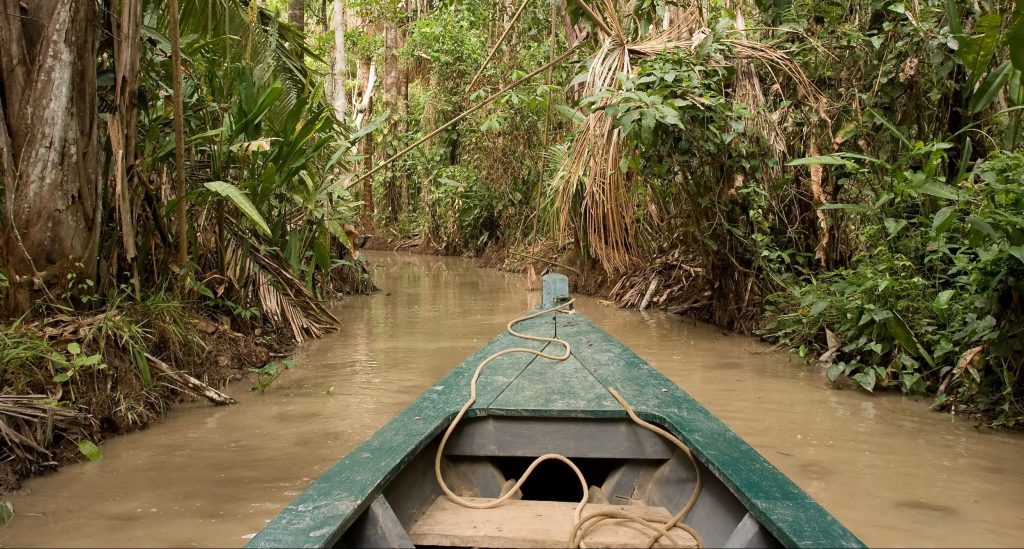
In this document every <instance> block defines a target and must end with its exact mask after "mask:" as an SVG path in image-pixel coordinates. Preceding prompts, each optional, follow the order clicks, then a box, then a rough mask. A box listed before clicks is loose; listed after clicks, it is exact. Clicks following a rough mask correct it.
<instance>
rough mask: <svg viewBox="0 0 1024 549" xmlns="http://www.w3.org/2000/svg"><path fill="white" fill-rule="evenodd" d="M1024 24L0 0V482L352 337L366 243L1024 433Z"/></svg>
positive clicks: (840, 9)
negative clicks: (308, 341) (502, 273)
mask: <svg viewBox="0 0 1024 549" xmlns="http://www.w3.org/2000/svg"><path fill="white" fill-rule="evenodd" d="M1022 14H1024V10H1022V8H1020V7H1018V6H1017V5H1016V3H1015V2H1013V1H1011V0H977V1H975V0H972V1H966V0H860V1H857V2H847V1H839V0H771V1H767V0H766V1H761V0H756V1H754V0H702V1H699V2H688V1H685V0H678V1H676V0H630V1H628V2H627V1H623V0H568V1H566V0H555V1H553V2H540V1H537V0H498V1H495V0H332V1H331V2H327V1H326V0H323V1H320V2H312V1H306V0H288V1H287V2H285V1H284V0H259V1H253V0H202V1H201V0H169V1H167V2H144V1H142V0H33V1H30V2H19V1H16V0H0V77H2V81H0V186H2V188H3V193H2V195H0V196H2V201H3V207H2V208H0V226H2V232H0V287H2V290H3V296H2V298H0V307H2V308H3V310H4V313H5V316H6V318H7V319H8V320H7V322H6V324H4V325H3V327H2V329H0V359H2V366H0V368H2V370H0V377H2V379H3V394H0V434H2V436H3V440H4V444H3V446H2V450H0V460H2V461H4V462H5V463H8V464H14V465H11V467H12V471H13V473H12V474H15V475H23V474H26V473H29V472H33V471H37V470H41V469H44V468H46V467H49V466H51V465H49V464H52V463H53V462H55V461H57V460H58V459H57V458H56V457H55V455H60V453H61V452H62V451H66V450H67V449H70V450H71V451H72V452H73V453H77V452H80V453H82V454H85V455H86V456H89V457H95V455H96V452H95V451H94V450H95V445H93V443H92V440H95V439H96V438H97V437H99V436H100V433H101V432H103V431H108V432H109V431H114V432H119V431H126V430H131V429H134V428H138V427H141V426H144V425H145V424H146V422H147V421H148V420H149V419H151V418H152V417H155V415H156V414H159V412H160V410H162V409H163V407H164V406H166V405H167V404H168V403H169V402H171V401H172V400H174V399H175V398H178V396H177V395H179V393H180V392H181V389H182V386H181V384H180V383H178V384H175V383H174V382H173V379H175V378H173V377H169V376H172V374H174V375H177V374H180V373H191V374H192V375H193V376H194V377H198V378H200V379H199V380H200V381H201V382H205V383H207V384H212V385H216V384H218V383H220V382H222V381H224V380H225V379H227V378H229V377H231V376H232V375H235V374H232V373H231V372H229V371H226V369H225V368H224V367H223V363H224V362H225V360H221V361H219V362H221V364H220V365H219V366H218V364H216V363H217V362H218V361H217V360H214V359H211V358H210V357H211V356H214V355H217V353H212V354H211V353H210V352H209V351H210V348H211V346H212V347H213V348H215V349H219V350H221V351H223V353H225V354H224V355H223V356H228V354H230V353H234V354H236V355H237V354H238V353H241V354H242V355H244V356H242V357H241V360H239V358H238V357H237V356H234V355H232V356H234V358H232V362H236V361H237V362H239V363H240V364H241V365H242V366H243V367H245V368H249V367H252V368H256V367H260V366H264V365H265V364H266V363H267V362H268V356H267V354H266V351H265V350H264V349H266V348H268V347H274V348H278V347H280V346H283V345H287V344H288V343H289V342H295V341H301V340H303V339H305V338H310V337H318V336H320V335H322V334H323V333H325V332H327V331H329V330H331V329H332V327H333V325H334V323H335V319H334V318H333V317H332V315H331V313H330V312H328V310H327V309H326V307H325V306H324V302H325V300H327V299H330V298H331V297H332V296H334V295H336V293H338V292H346V291H369V290H370V289H371V288H372V283H370V282H369V280H368V279H367V276H366V272H365V270H364V269H362V268H361V267H360V265H359V262H358V260H356V258H355V257H353V254H352V253H351V252H350V251H349V250H351V249H352V248H353V243H352V242H351V240H350V235H351V234H352V233H351V231H346V225H347V224H352V225H355V226H356V227H358V229H359V232H365V233H373V234H375V235H377V237H378V238H383V239H386V240H391V241H394V242H410V241H411V242H415V243H416V244H419V245H420V246H421V247H422V248H429V249H434V250H438V251H440V252H442V253H450V254H470V255H480V254H484V253H485V252H486V253H489V254H492V255H497V256H500V257H502V258H507V259H503V260H502V263H503V264H504V265H505V266H506V267H510V268H522V269H527V270H529V269H534V270H538V269H542V268H544V267H545V266H546V265H549V264H550V261H554V262H556V263H572V264H573V266H574V270H577V271H579V272H581V273H583V274H584V275H586V276H587V277H590V278H591V279H595V280H598V281H599V282H600V283H601V284H603V285H604V287H605V289H606V290H608V291H609V292H610V294H611V296H612V297H613V298H614V299H615V300H616V301H617V302H618V303H619V304H620V305H623V306H636V305H638V304H641V303H642V304H643V306H646V305H647V304H648V303H653V304H654V305H655V306H659V307H663V308H666V309H669V310H670V311H673V312H679V313H684V314H688V315H691V316H694V317H696V318H699V319H703V320H707V321H709V322H712V323H714V324H716V325H718V326H721V327H724V328H727V329H732V330H737V331H743V332H756V333H758V334H760V335H761V336H763V337H765V338H767V339H769V340H771V341H775V342H778V343H779V344H780V345H781V346H788V347H790V348H793V349H795V350H796V352H798V353H800V354H801V356H807V357H809V358H811V359H813V362H815V363H817V364H819V365H820V366H821V367H823V368H824V369H825V370H826V372H827V375H828V377H829V378H830V379H832V380H835V381H837V382H840V381H842V380H844V379H849V380H852V383H854V384H855V385H856V386H859V387H862V388H863V389H864V390H866V391H877V390H881V389H892V390H899V391H902V392H904V393H907V394H914V395H928V396H930V397H931V398H933V399H934V400H933V402H934V405H935V406H936V407H937V408H940V409H943V410H947V411H950V412H953V413H957V414H972V415H978V416H980V417H983V418H985V421H986V422H987V423H989V424H991V425H1002V426H1019V425H1021V423H1022V421H1024V405H1022V403H1021V398H1022V397H1024V381H1022V379H1021V367H1022V364H1024V334H1022V330H1024V303H1022V294H1024V279H1022V276H1024V152H1022V150H1021V142H1022V140H1021V116H1022V111H1024V87H1022V82H1021V70H1022V69H1024V15H1022ZM456 119H457V120H456ZM453 120H455V122H451V121H453ZM412 145H416V146H414V147H412ZM399 153H402V154H399ZM527 257H532V258H538V257H539V258H541V260H540V261H539V262H535V263H531V262H526V261H524V260H523V258H527ZM243 341H244V342H245V344H244V345H239V342H243ZM218 352H220V351H218ZM264 367H265V366H264ZM256 369H257V370H259V368H256ZM167 372H170V374H169V373H167ZM277 374H279V372H278V371H277V370H275V371H274V375H273V376H271V377H272V378H276V375H277ZM169 380H170V381H169ZM260 383H261V384H262V383H263V378H262V377H261V381H260ZM108 388H111V390H107V389H108ZM265 389H266V387H265V386H262V387H259V390H260V391H262V390H265Z"/></svg>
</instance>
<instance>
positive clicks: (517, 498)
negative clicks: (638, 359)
mask: <svg viewBox="0 0 1024 549" xmlns="http://www.w3.org/2000/svg"><path fill="white" fill-rule="evenodd" d="M438 438H439V437H438ZM438 443H439V441H438V439H435V440H433V441H432V442H431V443H429V444H427V445H426V446H425V447H424V448H423V449H422V450H421V451H420V452H419V453H418V454H417V455H416V456H415V457H413V458H412V459H411V460H410V461H409V462H408V463H407V464H406V465H405V467H404V468H403V469H402V470H401V471H399V472H398V474H397V475H396V476H395V477H394V478H393V479H392V480H391V481H390V482H389V483H388V484H387V485H386V486H385V488H384V490H383V492H382V493H380V494H379V495H378V496H377V497H376V498H375V499H374V500H373V501H372V502H371V503H370V505H369V506H368V507H367V509H366V510H365V511H364V512H363V513H362V515H360V516H359V517H358V518H357V519H356V521H355V522H354V523H353V524H352V525H351V526H350V527H349V528H348V529H347V531H346V532H345V534H344V535H343V537H342V538H341V540H340V542H339V544H338V546H339V547H481V548H486V547H493V548H498V547H566V546H568V545H569V544H570V536H571V535H572V532H573V527H574V526H575V521H574V518H573V513H574V511H575V509H576V507H577V505H578V503H579V501H580V499H581V498H582V495H583V490H582V487H581V486H580V481H579V479H578V477H577V476H576V474H575V473H574V472H573V471H572V470H571V469H570V468H569V467H568V466H567V465H565V464H563V463H561V462H558V461H546V462H544V463H542V464H540V465H539V466H538V467H537V469H535V470H534V472H533V474H531V475H530V477H529V478H528V479H527V480H526V482H525V483H524V484H523V485H522V487H521V488H520V489H519V490H517V492H516V494H514V495H513V496H512V499H511V500H510V501H508V502H506V503H504V504H503V505H500V506H498V507H495V508H490V509H474V508H468V507H464V506H461V505H459V504H457V503H455V502H454V501H452V500H451V499H450V498H448V497H447V496H445V495H444V493H443V492H442V491H441V488H440V487H439V486H438V483H437V480H436V479H435V475H434V458H435V454H436V452H437V448H438ZM549 453H557V454H562V455H564V456H566V457H568V458H570V459H572V461H573V462H574V463H575V464H576V465H577V466H578V467H579V468H580V470H581V471H582V473H583V475H584V477H585V479H586V482H587V484H588V486H589V494H588V504H587V505H586V507H585V508H584V509H583V513H582V515H583V517H584V519H585V518H586V517H587V516H588V515H590V514H592V513H595V512H597V511H602V510H612V511H616V510H617V511H626V512H628V513H630V515H632V516H637V517H640V518H644V519H646V520H651V521H661V522H667V521H668V520H669V518H670V517H672V516H673V515H675V514H676V513H677V512H679V510H680V509H682V508H683V506H684V505H686V503H687V501H688V500H689V499H690V496H691V495H692V493H693V490H694V488H695V484H696V482H695V481H696V475H695V472H694V469H693V464H692V463H691V461H690V459H689V458H687V457H686V455H685V454H683V453H682V452H681V451H680V450H679V449H677V448H676V447H675V446H673V445H671V444H669V443H668V442H666V441H665V440H663V439H662V438H661V437H659V436H658V435H656V434H654V433H652V432H650V431H648V430H646V429H643V428H641V427H639V426H637V425H636V424H634V423H632V422H630V421H628V420H625V419H622V420H618V419H585V420H584V419H568V418H567V419H557V418H528V417H502V416H483V417H477V418H473V419H466V420H464V421H463V422H462V423H461V424H460V426H459V428H458V430H457V431H456V432H455V433H454V434H453V435H452V438H451V439H450V440H449V441H448V444H447V446H446V448H445V453H444V457H443V458H442V471H443V473H442V474H443V475H444V478H445V482H446V483H447V484H448V486H449V487H450V488H451V489H452V490H453V491H454V492H455V493H456V494H458V495H459V496H461V497H464V498H473V499H472V501H475V502H486V501H488V500H491V499H493V498H498V497H501V496H503V495H505V494H506V493H507V492H508V491H509V490H510V489H511V488H512V487H513V485H514V484H515V483H516V479H518V478H519V476H520V475H522V473H523V471H524V470H525V469H526V468H527V466H528V465H529V464H530V463H531V462H532V461H533V460H534V459H535V458H536V457H538V456H541V455H544V454H549ZM698 463H699V462H698ZM699 467H700V468H701V477H702V480H703V487H702V489H701V491H700V494H699V496H698V498H697V500H696V503H695V505H694V507H693V508H692V510H691V511H690V512H689V514H688V515H687V516H686V518H685V520H684V522H685V523H686V524H687V525H689V526H690V527H691V528H692V529H694V530H696V531H697V533H698V534H699V536H700V537H701V538H702V540H703V544H704V545H705V546H708V547H780V546H781V544H780V543H779V541H778V540H777V539H776V538H775V537H774V536H773V535H772V534H771V533H770V532H769V531H768V530H767V529H766V528H764V526H762V525H761V524H760V523H759V522H758V521H757V520H756V519H755V518H754V517H753V516H752V515H751V514H750V513H748V511H747V509H746V507H744V505H743V504H742V502H741V501H740V500H739V499H738V498H737V497H736V496H735V495H734V494H733V493H732V492H731V491H730V490H729V489H728V488H727V487H726V486H725V485H724V484H723V483H722V482H721V481H720V480H719V479H718V478H717V477H716V476H715V475H714V474H712V473H711V472H710V471H709V470H708V469H707V468H706V467H704V465H703V464H701V465H699ZM669 533H670V534H671V538H672V539H671V540H669V539H666V538H662V539H659V540H658V542H657V543H656V544H655V545H654V547H674V546H682V547H695V546H696V545H697V542H696V540H695V539H694V538H693V537H692V536H691V535H690V534H689V533H688V532H686V531H684V530H683V529H681V528H678V527H676V528H673V529H672V530H670V531H669ZM651 537H652V532H651V531H650V530H647V529H645V528H643V527H640V526H638V525H636V524H635V523H632V522H629V521H622V520H607V521H603V522H601V523H600V524H598V525H596V526H595V527H594V528H592V529H590V530H589V531H588V532H587V534H586V537H585V539H584V545H585V546H586V547H647V546H648V544H649V540H650V539H651Z"/></svg>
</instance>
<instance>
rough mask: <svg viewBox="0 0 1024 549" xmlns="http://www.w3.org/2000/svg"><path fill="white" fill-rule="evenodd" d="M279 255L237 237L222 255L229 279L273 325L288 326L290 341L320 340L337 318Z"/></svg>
mask: <svg viewBox="0 0 1024 549" xmlns="http://www.w3.org/2000/svg"><path fill="white" fill-rule="evenodd" d="M287 264H288V263H287V259H285V258H284V257H283V256H281V254H280V253H279V252H276V253H275V252H269V251H263V250H258V249H256V247H255V246H252V245H250V244H249V243H247V242H242V241H240V239H239V238H238V237H236V238H232V239H231V240H230V241H229V243H228V245H227V250H226V252H225V265H226V267H227V269H226V270H227V273H228V278H230V279H231V280H233V281H234V283H235V284H236V285H237V286H238V287H239V288H242V289H243V291H244V292H246V293H247V294H248V295H249V297H250V298H252V299H253V301H254V302H256V303H258V304H259V306H260V310H261V311H263V314H264V315H266V317H267V319H268V320H270V322H271V323H272V324H274V325H275V326H281V327H284V326H287V327H288V329H290V330H291V333H292V338H293V339H295V341H296V342H301V341H303V340H304V339H306V337H314V338H316V337H320V336H322V335H324V334H325V333H327V332H330V331H332V330H334V329H335V328H336V327H337V324H338V319H337V317H335V316H334V315H333V314H331V312H330V311H329V310H327V307H325V306H324V304H323V302H321V301H320V300H319V299H317V297H316V296H315V295H313V292H311V291H310V290H309V288H307V287H306V285H305V283H303V282H302V281H301V280H299V279H298V278H296V277H295V276H294V275H293V274H292V273H291V271H290V270H289V269H288V267H287Z"/></svg>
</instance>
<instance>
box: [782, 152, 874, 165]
mask: <svg viewBox="0 0 1024 549" xmlns="http://www.w3.org/2000/svg"><path fill="white" fill-rule="evenodd" d="M786 165H787V166H808V165H812V166H813V165H827V166H848V167H850V168H856V167H857V165H856V164H854V163H853V162H851V161H849V160H847V159H845V158H842V157H839V156H837V155H834V154H830V155H826V156H807V157H804V158H797V159H796V160H791V161H789V162H786Z"/></svg>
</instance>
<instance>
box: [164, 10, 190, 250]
mask: <svg viewBox="0 0 1024 549" xmlns="http://www.w3.org/2000/svg"><path fill="white" fill-rule="evenodd" d="M167 11H168V12H169V19H170V29H169V34H170V38H171V80H172V82H171V102H172V103H173V110H174V181H175V189H176V193H177V196H178V212H177V217H178V266H179V267H180V268H182V269H184V268H185V264H186V263H188V209H187V207H186V204H185V108H184V106H183V104H182V98H181V44H180V41H181V40H180V39H181V30H180V29H179V28H178V15H179V13H178V0H168V2H167Z"/></svg>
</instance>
